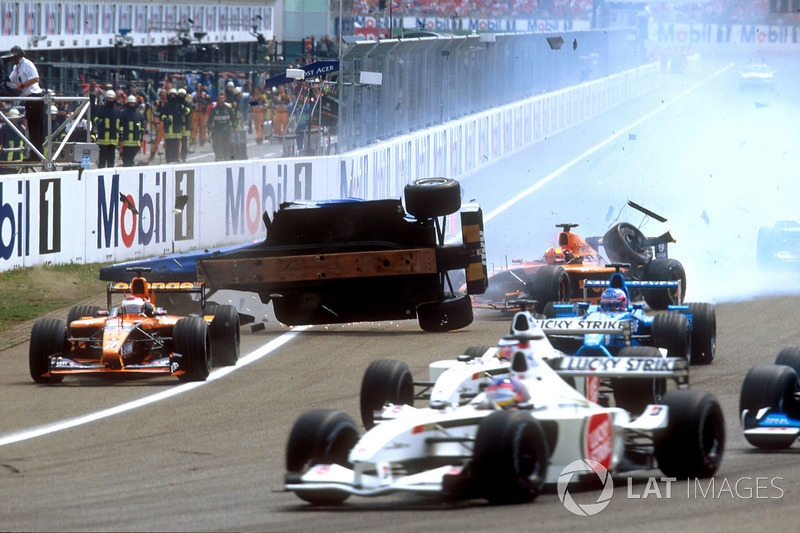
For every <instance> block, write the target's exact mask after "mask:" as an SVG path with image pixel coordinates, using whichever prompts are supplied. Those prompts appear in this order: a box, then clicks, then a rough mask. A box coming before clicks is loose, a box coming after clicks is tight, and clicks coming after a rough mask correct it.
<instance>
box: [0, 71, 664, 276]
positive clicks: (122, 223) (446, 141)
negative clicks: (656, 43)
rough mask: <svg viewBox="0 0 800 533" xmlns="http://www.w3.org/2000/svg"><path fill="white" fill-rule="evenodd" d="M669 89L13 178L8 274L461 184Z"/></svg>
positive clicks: (550, 97)
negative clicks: (353, 139) (371, 139)
mask: <svg viewBox="0 0 800 533" xmlns="http://www.w3.org/2000/svg"><path fill="white" fill-rule="evenodd" d="M659 82H660V69H659V68H658V66H657V65H655V64H652V65H647V66H644V67H641V68H638V69H634V70H630V71H626V72H623V73H621V74H618V75H615V76H611V77H609V78H605V79H602V80H596V81H592V82H589V83H586V84H582V85H578V86H575V87H570V88H567V89H563V90H560V91H557V92H553V93H548V94H543V95H540V96H536V97H533V98H529V99H526V100H523V101H520V102H516V103H514V104H511V105H507V106H504V107H501V108H497V109H493V110H491V111H487V112H484V113H480V114H478V115H473V116H469V117H466V118H463V119H460V120H457V121H453V122H450V123H447V124H445V125H442V126H439V127H436V128H432V129H429V130H424V131H420V132H415V133H414V134H413V135H407V136H403V137H398V138H395V139H392V140H390V141H386V142H382V143H378V144H375V145H373V146H370V147H369V148H364V149H361V150H358V151H355V152H349V153H345V154H339V155H335V156H326V157H308V158H292V159H264V160H250V161H231V162H226V163H221V162H220V163H204V164H192V165H163V166H152V167H150V166H149V167H133V168H114V169H96V170H86V171H84V172H83V173H82V175H79V174H78V173H77V172H76V171H64V172H49V173H36V174H22V175H15V176H6V177H2V178H0V271H4V270H9V269H11V268H16V267H23V266H33V265H38V264H45V263H50V264H58V263H71V262H74V263H87V262H118V261H124V260H129V259H135V258H141V257H147V256H152V255H161V254H164V253H173V252H180V251H188V250H193V249H198V248H201V247H208V246H218V245H222V244H238V243H243V242H246V241H249V240H253V239H258V238H261V237H263V235H264V232H265V227H264V224H263V222H262V213H264V212H265V211H266V212H267V213H270V214H271V213H272V212H273V211H275V210H276V209H277V208H278V206H279V204H280V203H281V202H284V201H290V200H296V199H304V200H324V199H330V198H345V197H355V198H362V199H366V200H372V199H380V198H398V197H400V196H401V195H402V190H403V187H404V185H405V184H406V183H408V182H410V181H413V180H415V179H419V178H426V177H434V176H446V177H452V178H456V179H459V178H462V177H464V176H466V175H468V174H470V173H472V172H475V171H476V170H479V169H480V168H482V167H484V166H486V165H489V164H491V163H494V162H496V161H498V160H500V159H502V158H504V157H506V156H508V155H511V154H513V153H515V152H517V151H519V150H522V149H523V148H525V147H527V146H530V145H531V144H533V143H536V142H538V141H540V140H542V139H544V138H545V137H547V136H551V135H554V134H555V133H558V132H560V131H563V130H565V129H567V128H569V127H571V126H574V125H575V124H578V123H580V122H581V121H584V120H586V119H589V118H591V117H593V116H595V115H598V114H600V113H602V112H604V111H607V110H608V109H611V108H613V107H615V106H617V105H620V104H622V103H624V102H625V101H627V100H629V99H631V98H633V97H635V96H637V95H639V94H642V93H644V92H646V91H648V90H650V89H652V88H654V87H656V86H657V85H658V83H659Z"/></svg>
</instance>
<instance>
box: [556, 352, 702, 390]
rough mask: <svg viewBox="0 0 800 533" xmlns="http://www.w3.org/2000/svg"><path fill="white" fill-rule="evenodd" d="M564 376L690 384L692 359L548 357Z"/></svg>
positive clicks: (681, 385)
mask: <svg viewBox="0 0 800 533" xmlns="http://www.w3.org/2000/svg"><path fill="white" fill-rule="evenodd" d="M547 363H548V364H549V365H550V367H551V368H552V369H553V370H555V371H556V373H557V374H558V375H559V376H562V377H588V376H594V377H597V378H625V377H631V378H632V377H636V378H670V379H674V380H675V381H676V382H677V383H678V386H679V387H683V386H687V385H688V384H689V363H688V362H687V361H686V359H684V358H682V357H606V356H598V357H572V356H565V357H557V358H552V359H547Z"/></svg>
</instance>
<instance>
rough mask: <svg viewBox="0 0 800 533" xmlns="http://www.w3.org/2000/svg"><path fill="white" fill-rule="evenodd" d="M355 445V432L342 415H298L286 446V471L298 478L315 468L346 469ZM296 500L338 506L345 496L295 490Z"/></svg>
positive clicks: (315, 412) (331, 412) (324, 412)
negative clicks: (325, 466) (319, 466)
mask: <svg viewBox="0 0 800 533" xmlns="http://www.w3.org/2000/svg"><path fill="white" fill-rule="evenodd" d="M356 442H358V428H357V427H356V424H355V422H354V421H353V419H352V418H350V417H349V416H348V415H347V414H346V413H344V412H342V411H336V410H333V409H315V410H313V411H308V412H307V413H304V414H302V415H300V418H298V419H297V421H296V422H295V423H294V426H293V427H292V431H291V432H290V433H289V441H288V442H287V444H286V471H287V472H288V473H290V474H302V473H304V472H305V471H306V470H307V469H308V468H309V467H310V466H313V465H315V464H337V465H341V466H348V464H349V463H348V461H347V456H348V455H349V453H350V450H351V449H352V448H353V446H354V445H355V443H356ZM296 494H297V496H298V497H299V498H301V499H303V500H305V501H307V502H308V503H311V504H313V505H338V504H340V503H342V502H343V501H345V500H346V499H347V497H348V496H349V494H347V493H346V492H342V491H336V490H330V491H329V490H314V491H303V490H298V491H296Z"/></svg>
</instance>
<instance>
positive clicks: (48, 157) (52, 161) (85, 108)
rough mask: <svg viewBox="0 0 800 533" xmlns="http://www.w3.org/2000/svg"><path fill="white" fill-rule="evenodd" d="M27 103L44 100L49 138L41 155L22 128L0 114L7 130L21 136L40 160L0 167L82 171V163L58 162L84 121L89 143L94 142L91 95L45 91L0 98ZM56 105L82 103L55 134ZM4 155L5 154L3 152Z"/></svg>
mask: <svg viewBox="0 0 800 533" xmlns="http://www.w3.org/2000/svg"><path fill="white" fill-rule="evenodd" d="M26 101H43V105H44V109H45V113H44V116H45V124H46V128H45V133H46V137H45V140H44V144H43V146H42V151H43V152H44V153H42V152H40V151H39V149H38V148H36V147H35V146H34V145H33V143H31V141H30V139H28V138H27V137H26V136H25V135H22V134H21V133H20V131H19V129H18V128H17V127H16V126H15V125H14V124H13V123H12V122H11V121H10V120H9V119H8V117H7V116H6V114H5V113H3V112H2V111H0V120H2V122H3V124H4V126H5V127H6V128H10V129H11V130H13V131H14V132H16V133H17V135H19V136H20V137H21V138H22V140H23V143H24V146H25V147H26V148H27V149H28V150H29V151H30V153H31V154H33V155H35V156H36V158H38V161H31V160H27V159H26V160H24V161H13V162H8V161H0V168H11V169H18V170H19V172H24V171H28V170H33V171H36V170H44V171H52V170H59V169H61V170H65V169H82V167H81V162H80V161H59V156H60V155H61V154H62V152H63V151H64V149H65V147H67V146H69V145H70V144H71V143H70V142H69V140H70V139H71V138H72V135H73V133H74V132H75V130H76V129H77V128H78V126H79V124H80V123H81V121H82V120H84V117H85V120H86V124H87V128H86V142H87V143H89V142H91V137H90V135H91V134H90V131H91V124H92V110H91V104H90V102H89V97H88V96H56V95H53V94H50V93H48V92H46V91H45V92H44V94H43V95H42V96H7V97H0V102H11V103H13V102H26ZM55 102H80V104H79V106H78V108H77V109H76V110H75V111H74V112H73V113H72V115H71V116H70V117H69V118H68V119H67V120H66V121H64V122H63V123H62V124H61V125H60V126H58V127H57V128H56V129H55V131H54V130H53V119H52V116H51V114H50V112H49V110H50V106H52V105H53V104H54V103H55ZM63 132H66V133H65V135H64V137H63V139H62V140H61V141H59V142H54V139H56V138H57V137H58V136H60V135H61V133H63ZM0 153H2V152H0Z"/></svg>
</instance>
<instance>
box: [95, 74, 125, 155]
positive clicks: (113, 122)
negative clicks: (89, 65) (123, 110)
mask: <svg viewBox="0 0 800 533" xmlns="http://www.w3.org/2000/svg"><path fill="white" fill-rule="evenodd" d="M105 97H106V101H105V103H104V104H103V105H102V106H100V109H98V111H97V114H96V115H95V116H94V117H93V118H92V121H93V122H94V131H95V136H96V139H97V144H98V146H99V148H100V150H99V151H100V154H99V160H98V162H97V168H107V167H113V166H114V165H115V158H116V154H117V145H118V144H119V133H120V113H119V109H117V105H116V102H115V99H116V97H117V94H116V93H115V92H114V91H113V90H112V89H108V90H107V91H106V94H105Z"/></svg>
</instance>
